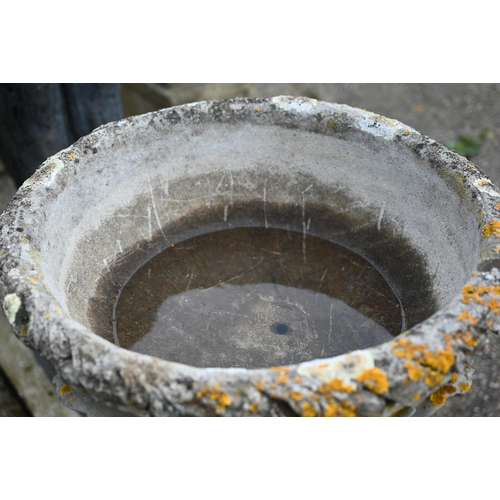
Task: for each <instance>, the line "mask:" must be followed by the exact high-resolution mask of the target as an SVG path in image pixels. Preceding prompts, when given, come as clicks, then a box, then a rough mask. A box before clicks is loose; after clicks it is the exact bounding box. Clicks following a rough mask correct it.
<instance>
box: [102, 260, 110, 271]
mask: <svg viewBox="0 0 500 500" xmlns="http://www.w3.org/2000/svg"><path fill="white" fill-rule="evenodd" d="M102 261H103V262H104V265H105V266H106V269H107V270H108V272H111V269H110V268H109V266H108V261H107V260H106V258H104V259H102Z"/></svg>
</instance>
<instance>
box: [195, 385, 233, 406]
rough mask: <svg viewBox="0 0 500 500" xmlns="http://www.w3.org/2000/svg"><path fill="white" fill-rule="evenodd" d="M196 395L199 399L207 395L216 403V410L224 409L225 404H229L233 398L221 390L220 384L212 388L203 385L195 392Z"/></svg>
mask: <svg viewBox="0 0 500 500" xmlns="http://www.w3.org/2000/svg"><path fill="white" fill-rule="evenodd" d="M196 397H197V398H198V399H201V398H202V397H207V398H209V399H212V400H214V401H215V402H216V403H217V408H216V411H222V410H225V409H226V407H227V406H229V405H230V404H231V402H232V401H233V398H231V396H230V395H229V394H227V393H226V392H221V390H220V384H217V385H216V386H215V387H214V388H213V389H211V388H210V387H205V388H204V389H202V390H201V391H198V392H197V393H196Z"/></svg>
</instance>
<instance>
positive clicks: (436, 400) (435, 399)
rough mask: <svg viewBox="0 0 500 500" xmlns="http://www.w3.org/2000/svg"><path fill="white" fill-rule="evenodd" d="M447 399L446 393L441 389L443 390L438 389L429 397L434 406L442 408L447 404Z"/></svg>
mask: <svg viewBox="0 0 500 500" xmlns="http://www.w3.org/2000/svg"><path fill="white" fill-rule="evenodd" d="M447 397H448V396H447V395H446V391H443V388H442V387H441V389H438V390H437V391H436V392H433V393H432V394H431V395H430V396H429V400H430V402H431V403H432V404H433V405H434V406H442V405H444V404H445V402H446V398H447Z"/></svg>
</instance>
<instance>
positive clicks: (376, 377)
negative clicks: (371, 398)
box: [356, 366, 389, 394]
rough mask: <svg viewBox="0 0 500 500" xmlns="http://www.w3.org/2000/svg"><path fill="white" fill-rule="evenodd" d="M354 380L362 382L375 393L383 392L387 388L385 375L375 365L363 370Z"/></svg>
mask: <svg viewBox="0 0 500 500" xmlns="http://www.w3.org/2000/svg"><path fill="white" fill-rule="evenodd" d="M356 381H357V382H360V383H361V382H363V383H364V385H365V387H366V388H367V389H369V390H370V391H373V392H374V393H375V394H383V393H384V392H387V391H388V390H389V381H388V380H387V375H386V374H385V373H384V372H383V371H382V370H381V369H380V368H377V367H376V366H375V367H373V368H367V369H366V370H363V372H361V374H360V375H359V376H358V378H357V379H356Z"/></svg>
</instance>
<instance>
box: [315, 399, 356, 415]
mask: <svg viewBox="0 0 500 500" xmlns="http://www.w3.org/2000/svg"><path fill="white" fill-rule="evenodd" d="M355 416H356V407H355V406H354V405H353V404H352V403H349V402H348V401H342V403H340V406H339V405H338V404H336V403H334V402H330V403H328V404H327V405H325V411H324V412H323V417H355Z"/></svg>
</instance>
